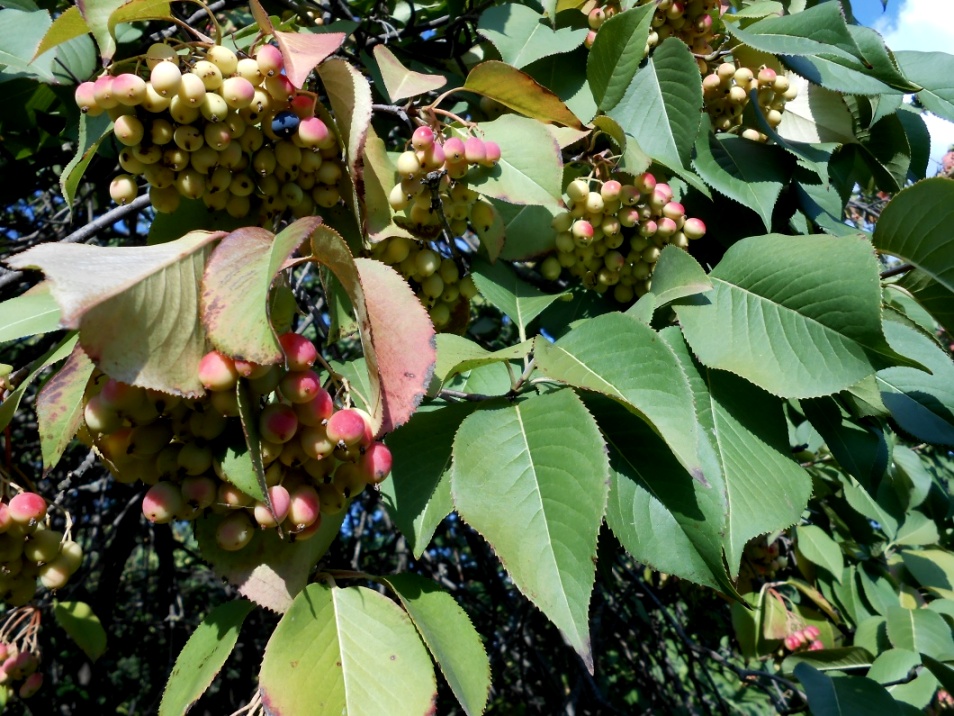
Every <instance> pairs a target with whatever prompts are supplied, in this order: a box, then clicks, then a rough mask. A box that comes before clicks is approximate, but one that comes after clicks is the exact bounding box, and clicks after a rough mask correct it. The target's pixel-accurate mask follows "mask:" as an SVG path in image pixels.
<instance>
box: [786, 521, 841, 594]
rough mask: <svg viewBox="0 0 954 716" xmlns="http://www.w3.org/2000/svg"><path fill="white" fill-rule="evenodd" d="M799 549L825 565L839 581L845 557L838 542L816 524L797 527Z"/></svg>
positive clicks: (817, 562) (807, 556)
mask: <svg viewBox="0 0 954 716" xmlns="http://www.w3.org/2000/svg"><path fill="white" fill-rule="evenodd" d="M795 536H796V539H797V541H798V549H799V551H800V552H801V553H802V554H803V555H805V557H806V558H807V559H809V560H810V561H812V562H814V563H815V564H817V565H819V566H820V567H824V568H825V569H827V570H828V571H829V572H831V573H832V575H833V576H834V577H835V579H836V580H838V581H839V582H840V581H841V573H842V570H844V568H845V558H844V555H842V553H841V548H840V547H839V546H838V543H837V542H835V540H833V539H832V538H831V537H829V536H828V535H827V534H825V531H824V530H822V529H821V528H820V527H816V526H815V525H800V526H799V527H796V528H795Z"/></svg>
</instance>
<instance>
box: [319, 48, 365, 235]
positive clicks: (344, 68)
mask: <svg viewBox="0 0 954 716" xmlns="http://www.w3.org/2000/svg"><path fill="white" fill-rule="evenodd" d="M318 76H319V77H321V82H322V84H323V85H324V86H325V91H326V92H327V93H328V99H329V100H330V101H331V109H332V112H333V113H334V116H335V122H336V123H337V126H338V134H339V136H340V138H341V141H342V142H343V143H344V145H345V155H346V160H347V165H348V176H349V177H350V178H351V182H352V184H353V185H354V191H353V192H352V209H353V210H354V213H355V216H358V217H361V216H362V214H361V212H362V210H363V209H364V207H363V206H361V205H360V202H359V201H358V197H363V196H364V162H365V158H364V145H365V142H366V141H367V137H368V128H369V127H370V126H371V85H369V84H368V80H367V79H366V78H365V77H364V76H363V75H362V74H361V73H360V72H358V70H357V69H355V68H354V67H353V66H352V65H351V64H349V63H348V62H345V61H344V60H328V61H327V62H325V63H324V64H322V66H321V67H320V68H319V69H318Z"/></svg>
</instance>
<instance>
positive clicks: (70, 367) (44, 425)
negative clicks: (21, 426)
mask: <svg viewBox="0 0 954 716" xmlns="http://www.w3.org/2000/svg"><path fill="white" fill-rule="evenodd" d="M94 367H95V366H94V365H93V362H92V361H91V360H90V359H89V357H88V356H87V355H86V353H84V352H83V349H82V348H80V347H79V346H74V347H73V352H72V353H70V356H69V358H67V359H66V363H64V364H63V367H62V368H60V369H59V370H58V371H57V372H56V373H54V374H53V376H52V377H51V378H50V379H49V380H48V381H47V382H46V384H45V385H44V386H43V387H42V388H41V389H40V392H39V393H38V394H37V397H36V414H37V421H38V423H39V432H40V452H41V454H42V456H43V468H44V472H49V471H50V470H52V469H53V468H54V467H55V466H56V463H58V462H59V460H60V458H61V457H62V456H63V453H64V452H65V451H66V448H67V446H68V445H69V444H70V442H71V441H72V439H73V436H74V435H76V431H77V430H79V428H80V425H81V424H82V421H83V394H84V393H85V391H86V385H87V383H88V382H89V378H90V376H91V375H92V374H93V368H94Z"/></svg>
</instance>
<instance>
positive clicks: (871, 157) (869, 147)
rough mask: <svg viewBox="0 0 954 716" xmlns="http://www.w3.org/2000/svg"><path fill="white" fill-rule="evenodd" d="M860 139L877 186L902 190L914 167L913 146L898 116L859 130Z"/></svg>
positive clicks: (889, 117)
mask: <svg viewBox="0 0 954 716" xmlns="http://www.w3.org/2000/svg"><path fill="white" fill-rule="evenodd" d="M858 139H859V140H861V142H860V144H859V145H858V151H859V153H860V154H861V157H862V158H863V159H864V161H865V163H866V164H867V165H868V167H869V169H870V170H871V172H872V174H873V175H874V177H875V180H876V181H877V182H878V185H879V186H881V187H884V188H885V189H886V190H887V191H901V189H902V188H903V187H904V185H905V183H906V182H907V178H908V171H909V170H910V168H911V145H910V144H908V135H907V132H906V131H905V129H904V125H903V124H902V123H901V120H900V119H898V116H897V115H896V114H892V115H889V116H887V117H884V118H883V119H881V120H879V121H878V123H877V124H875V125H874V126H873V127H871V129H870V130H860V131H859V132H858ZM879 221H880V219H879Z"/></svg>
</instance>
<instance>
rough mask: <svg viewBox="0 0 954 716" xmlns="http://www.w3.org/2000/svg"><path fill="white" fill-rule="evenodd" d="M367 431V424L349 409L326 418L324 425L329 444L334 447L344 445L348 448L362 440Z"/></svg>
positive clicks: (355, 412) (359, 415) (358, 414)
mask: <svg viewBox="0 0 954 716" xmlns="http://www.w3.org/2000/svg"><path fill="white" fill-rule="evenodd" d="M367 430H368V427H367V424H366V423H365V420H364V418H363V417H362V416H361V414H360V413H358V412H357V411H355V410H352V409H350V408H346V409H344V410H339V411H338V412H337V413H335V414H334V415H332V416H331V417H330V418H328V424H327V425H325V431H326V432H327V434H328V439H329V440H330V441H331V442H333V443H334V444H335V445H337V444H339V443H344V444H345V445H347V446H349V447H350V446H352V445H357V444H358V443H360V442H361V441H362V440H364V438H365V434H366V432H367Z"/></svg>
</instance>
